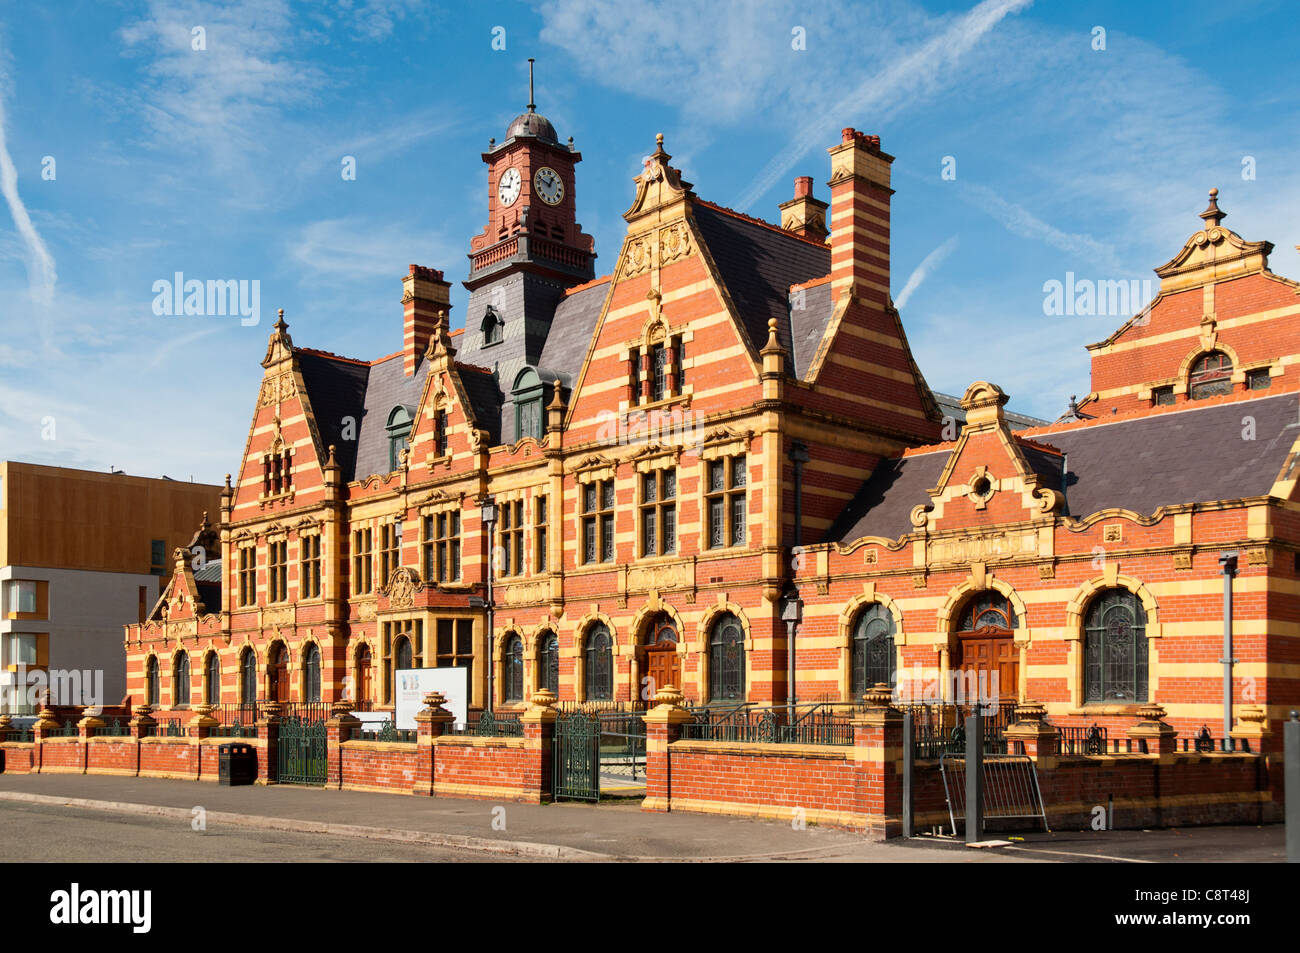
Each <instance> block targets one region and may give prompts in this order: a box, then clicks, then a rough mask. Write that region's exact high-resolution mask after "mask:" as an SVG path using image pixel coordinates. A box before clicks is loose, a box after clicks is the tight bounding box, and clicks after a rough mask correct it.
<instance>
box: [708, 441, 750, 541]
mask: <svg viewBox="0 0 1300 953" xmlns="http://www.w3.org/2000/svg"><path fill="white" fill-rule="evenodd" d="M706 467H707V472H706V474H705V479H706V483H705V488H704V508H705V512H706V513H707V514H708V521H709V523H708V534H709V537H708V541H709V548H710V549H722V548H725V547H727V546H743V545H745V536H746V533H745V527H746V522H745V521H746V511H745V482H746V481H745V455H744V454H740V455H739V456H734V457H722V458H720V459H717V460H709V461H707V463H706Z"/></svg>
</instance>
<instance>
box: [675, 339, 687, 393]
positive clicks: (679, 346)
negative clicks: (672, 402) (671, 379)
mask: <svg viewBox="0 0 1300 953" xmlns="http://www.w3.org/2000/svg"><path fill="white" fill-rule="evenodd" d="M673 343H674V351H675V352H676V353H675V354H674V356H673V364H674V365H675V366H674V368H673V370H674V371H676V373H677V393H679V394H680V393H682V391H684V390H685V389H686V342H685V341H683V340H682V339H681V338H673Z"/></svg>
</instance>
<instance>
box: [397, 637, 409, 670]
mask: <svg viewBox="0 0 1300 953" xmlns="http://www.w3.org/2000/svg"><path fill="white" fill-rule="evenodd" d="M393 658H395V659H396V663H395V665H396V667H397V668H398V669H403V668H411V667H412V664H411V640H410V639H408V638H407V637H406V636H402V637H401V638H400V639H398V640H397V645H396V646H395V651H394V652H393Z"/></svg>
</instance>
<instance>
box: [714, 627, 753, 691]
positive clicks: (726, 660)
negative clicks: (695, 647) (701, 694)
mask: <svg viewBox="0 0 1300 953" xmlns="http://www.w3.org/2000/svg"><path fill="white" fill-rule="evenodd" d="M744 697H745V628H744V626H742V625H741V624H740V619H739V618H737V617H736V616H735V615H734V614H733V613H730V612H727V613H724V614H723V615H722V616H720V617H719V618H718V620H717V621H716V622H714V623H713V631H712V633H711V634H710V636H709V700H710V701H741V700H743V699H744Z"/></svg>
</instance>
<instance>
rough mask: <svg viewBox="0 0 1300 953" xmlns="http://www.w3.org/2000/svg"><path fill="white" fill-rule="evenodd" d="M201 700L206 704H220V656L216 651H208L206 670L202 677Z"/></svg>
mask: <svg viewBox="0 0 1300 953" xmlns="http://www.w3.org/2000/svg"><path fill="white" fill-rule="evenodd" d="M203 701H204V703H205V704H208V705H220V704H221V658H220V657H219V656H218V655H217V653H216V652H209V653H208V661H207V672H206V674H205V675H204V678H203Z"/></svg>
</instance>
